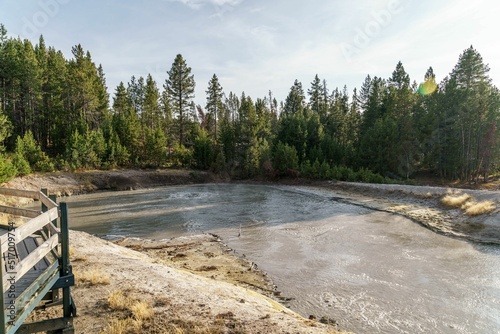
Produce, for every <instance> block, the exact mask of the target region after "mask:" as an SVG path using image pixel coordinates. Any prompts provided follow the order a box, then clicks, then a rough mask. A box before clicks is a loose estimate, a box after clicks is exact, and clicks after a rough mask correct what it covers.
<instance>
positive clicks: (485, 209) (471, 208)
mask: <svg viewBox="0 0 500 334" xmlns="http://www.w3.org/2000/svg"><path fill="white" fill-rule="evenodd" d="M495 209H496V205H495V202H492V201H483V202H476V201H469V202H467V203H464V205H462V210H464V211H465V214H466V215H467V216H479V215H483V214H486V213H490V212H493V211H494V210H495Z"/></svg>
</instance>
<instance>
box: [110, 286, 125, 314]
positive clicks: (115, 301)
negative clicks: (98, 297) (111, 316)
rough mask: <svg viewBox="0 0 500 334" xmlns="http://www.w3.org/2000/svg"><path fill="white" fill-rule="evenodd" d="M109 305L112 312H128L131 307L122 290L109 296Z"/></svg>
mask: <svg viewBox="0 0 500 334" xmlns="http://www.w3.org/2000/svg"><path fill="white" fill-rule="evenodd" d="M108 305H109V308H110V309H112V310H126V309H127V307H128V306H129V305H130V300H129V299H128V298H127V297H125V295H124V294H123V292H122V290H116V291H113V292H111V293H110V294H109V296H108Z"/></svg>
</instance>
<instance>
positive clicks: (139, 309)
mask: <svg viewBox="0 0 500 334" xmlns="http://www.w3.org/2000/svg"><path fill="white" fill-rule="evenodd" d="M130 311H131V312H132V315H133V316H134V318H135V319H136V320H137V321H138V322H142V321H143V320H148V319H150V318H152V317H153V315H154V310H153V307H152V306H151V305H150V304H148V303H146V302H142V301H137V302H135V303H134V304H132V306H130Z"/></svg>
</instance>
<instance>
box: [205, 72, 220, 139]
mask: <svg viewBox="0 0 500 334" xmlns="http://www.w3.org/2000/svg"><path fill="white" fill-rule="evenodd" d="M206 93H207V104H206V109H207V112H208V113H209V115H210V120H211V122H210V123H213V127H212V126H209V128H213V129H214V131H213V134H212V138H213V139H214V141H215V142H216V143H217V138H218V131H217V124H218V122H219V117H220V114H221V112H222V110H223V108H224V105H223V103H222V97H223V96H224V92H223V90H222V86H221V85H220V83H219V78H217V75H215V74H214V75H213V76H212V79H210V81H209V82H208V89H207V91H206Z"/></svg>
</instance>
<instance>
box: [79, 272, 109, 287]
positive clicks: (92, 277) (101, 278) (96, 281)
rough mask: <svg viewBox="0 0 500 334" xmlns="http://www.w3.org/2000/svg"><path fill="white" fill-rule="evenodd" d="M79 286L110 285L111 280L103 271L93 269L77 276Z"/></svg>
mask: <svg viewBox="0 0 500 334" xmlns="http://www.w3.org/2000/svg"><path fill="white" fill-rule="evenodd" d="M75 276H76V279H77V284H78V285H80V284H90V285H109V284H110V283H111V282H110V279H109V276H108V275H107V274H105V273H104V272H102V271H101V270H97V269H91V270H89V271H86V272H84V273H81V274H77V275H75Z"/></svg>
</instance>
